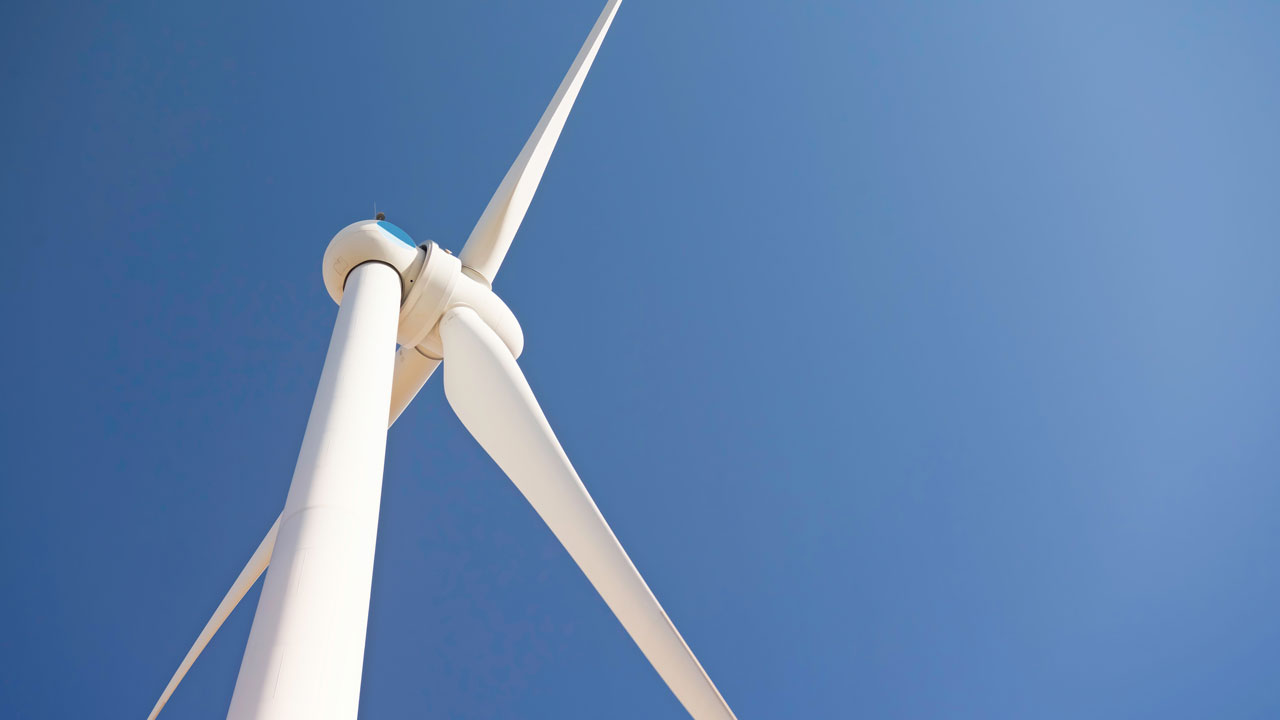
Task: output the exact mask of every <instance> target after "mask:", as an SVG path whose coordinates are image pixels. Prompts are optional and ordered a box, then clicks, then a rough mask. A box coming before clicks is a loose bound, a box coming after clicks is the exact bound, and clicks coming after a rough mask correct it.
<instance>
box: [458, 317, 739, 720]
mask: <svg viewBox="0 0 1280 720" xmlns="http://www.w3.org/2000/svg"><path fill="white" fill-rule="evenodd" d="M440 336H441V339H442V340H443V343H444V350H445V360H444V366H445V367H444V392H445V397H446V398H448V400H449V404H450V405H451V406H453V410H454V412H456V413H457V414H458V418H459V419H460V420H462V424H463V425H465V426H466V428H467V430H468V431H470V432H471V434H472V436H474V437H475V439H476V440H477V441H479V443H480V446H481V447H483V448H484V449H485V451H486V452H488V453H489V455H490V457H492V458H493V459H494V461H495V462H496V463H497V464H498V467H500V468H502V470H503V472H505V473H506V474H507V476H508V477H510V478H511V481H512V482H513V483H515V485H516V487H517V488H518V489H519V490H520V492H521V493H523V494H524V496H525V498H526V499H527V500H528V501H529V504H531V505H533V509H534V510H536V511H537V513H538V515H540V516H542V519H543V521H545V522H546V523H547V526H548V527H549V528H550V529H551V532H553V533H554V534H555V536H556V538H558V539H559V540H560V543H561V544H562V545H564V547H565V549H566V550H568V551H569V555H570V556H572V557H573V560H574V562H576V563H577V564H578V567H580V568H582V572H583V573H584V574H586V576H587V579H588V580H590V581H591V584H592V585H594V586H595V588H596V591H597V592H599V593H600V596H601V597H603V598H604V601H605V603H607V604H608V605H609V608H610V609H611V610H612V611H613V614H614V615H616V616H617V617H618V620H619V621H621V622H622V626H623V627H624V628H626V630H627V632H628V633H629V634H630V635H631V638H632V639H633V640H635V642H636V644H637V645H639V646H640V650H641V651H642V652H643V653H644V655H645V657H647V658H648V659H649V662H650V663H651V664H652V665H653V667H654V669H656V670H657V671H658V674H659V675H661V676H662V679H663V680H664V681H666V683H667V686H668V687H670V688H671V691H672V692H673V693H675V695H676V698H678V699H679V700H680V702H681V703H682V704H683V705H684V707H685V709H686V710H688V711H689V714H690V715H692V716H693V717H694V718H696V719H697V720H711V719H712V718H716V719H718V720H724V719H726V718H730V719H731V718H733V717H734V715H733V711H731V710H730V709H729V706H728V704H726V703H725V701H724V698H723V697H721V695H720V692H719V691H718V690H716V686H715V685H714V684H713V683H712V682H711V678H709V677H707V673H706V671H704V670H703V669H702V665H701V664H699V663H698V659H697V658H695V657H694V655H693V652H692V651H691V650H690V649H689V646H688V645H687V644H685V641H684V639H683V638H682V637H680V633H679V632H678V631H677V630H676V628H675V625H673V624H672V623H671V619H670V618H668V617H667V614H666V612H665V611H663V609H662V606H661V605H659V604H658V600H657V599H656V598H655V597H654V596H653V593H652V592H651V591H650V590H649V586H648V585H646V584H645V582H644V578H642V577H640V573H639V572H638V571H637V570H636V567H635V565H633V564H632V563H631V559H630V558H629V557H627V553H626V551H625V550H623V549H622V545H620V544H619V543H618V539H617V538H616V537H615V536H614V534H613V531H612V530H610V529H609V524H608V523H606V522H605V520H604V517H603V516H602V515H601V514H600V510H599V509H598V508H597V507H596V504H595V502H594V501H593V500H592V499H591V496H590V495H589V494H588V493H587V490H586V488H585V487H583V485H582V481H581V480H580V479H579V478H578V473H577V472H575V471H574V469H573V465H572V464H570V463H569V458H568V456H566V455H565V453H564V449H563V448H561V447H560V443H559V441H557V440H556V436H555V433H553V432H552V431H551V426H550V425H549V424H548V423H547V418H546V417H545V416H544V415H543V414H542V409H541V408H540V407H539V406H538V401H537V400H536V399H535V398H534V396H533V391H532V390H530V389H529V384H528V382H526V381H525V378H524V374H523V373H521V372H520V366H519V365H517V364H516V360H515V358H514V357H512V356H511V353H510V351H508V350H507V348H506V346H505V345H503V343H502V340H501V339H499V338H498V336H497V334H495V333H494V332H493V330H491V329H490V328H489V326H488V325H486V324H485V323H484V321H483V320H481V319H480V316H479V315H477V314H476V313H475V311H473V310H471V309H470V308H467V307H457V308H454V309H452V310H450V311H449V312H447V313H446V314H445V316H444V319H442V320H441V321H440Z"/></svg>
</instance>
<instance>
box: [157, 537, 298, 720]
mask: <svg viewBox="0 0 1280 720" xmlns="http://www.w3.org/2000/svg"><path fill="white" fill-rule="evenodd" d="M279 530H280V518H278V517H277V518H276V521H275V522H274V523H272V524H271V529H270V530H268V531H267V536H266V537H264V538H262V542H260V543H258V549H257V550H254V551H253V557H250V558H249V563H248V564H247V565H245V566H244V569H243V570H241V571H240V575H239V577H237V578H236V581H235V582H234V583H232V585H231V589H230V590H228V591H227V594H226V596H225V597H223V598H222V602H220V603H218V609H217V610H214V611H213V617H211V618H209V622H208V623H205V626H204V630H201V631H200V636H199V637H197V638H196V642H195V644H194V645H192V646H191V649H190V650H188V651H187V656H186V657H184V658H182V663H181V664H180V665H178V670H177V672H175V673H174V674H173V677H172V678H170V679H169V684H168V685H166V686H165V689H164V692H163V693H160V699H159V700H158V701H156V706H155V707H154V708H152V709H151V714H150V715H148V716H147V720H155V717H156V716H157V715H159V714H160V709H161V708H163V707H164V704H165V703H167V702H169V697H170V696H172V695H173V691H174V690H175V689H176V688H177V687H178V683H180V682H182V678H183V677H185V676H186V674H187V671H188V670H190V669H191V664H192V663H194V662H195V661H196V658H197V657H199V656H200V653H201V651H203V650H204V647H205V646H206V645H208V644H209V640H211V639H212V638H213V634H214V633H216V632H218V628H220V627H222V623H223V621H225V620H226V619H227V616H228V615H230V614H231V611H232V610H235V609H236V605H238V604H240V600H241V598H243V597H244V595H245V593H247V592H249V588H251V587H253V584H254V583H255V582H257V580H258V577H259V576H261V575H262V573H263V571H265V570H266V569H267V565H268V564H270V562H271V551H272V550H273V549H275V546H276V533H277V532H278V531H279Z"/></svg>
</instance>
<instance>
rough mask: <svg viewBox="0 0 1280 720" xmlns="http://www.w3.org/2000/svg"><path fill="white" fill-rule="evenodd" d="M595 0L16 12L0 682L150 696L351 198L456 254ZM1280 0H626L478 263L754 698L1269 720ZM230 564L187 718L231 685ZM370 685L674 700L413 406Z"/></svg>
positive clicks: (23, 698) (421, 404)
mask: <svg viewBox="0 0 1280 720" xmlns="http://www.w3.org/2000/svg"><path fill="white" fill-rule="evenodd" d="M602 5H603V0H557V1H556V2H545V3H544V2H538V3H533V2H522V3H521V2H502V3H495V2H451V3H434V2H433V3H409V2H404V3H386V4H383V3H369V4H362V5H361V6H360V7H359V8H358V9H353V8H343V7H339V6H337V5H336V4H334V3H328V2H322V3H297V4H292V5H290V6H288V7H282V6H280V5H275V4H271V5H263V4H261V3H248V2H227V3H217V4H207V5H206V6H205V7H202V8H199V9H193V8H192V7H189V6H188V4H185V3H162V2H153V3H111V4H110V5H109V6H108V5H107V4H105V3H100V4H96V5H90V4H86V3H51V2H50V3H45V2H41V3H10V4H9V5H8V6H6V8H5V9H4V10H3V11H0V35H2V38H3V50H2V51H0V52H3V57H4V62H3V68H4V69H3V72H2V73H0V83H2V85H0V89H2V90H3V96H4V97H5V98H6V109H5V112H3V113H2V114H0V124H2V127H3V133H2V134H0V137H2V138H3V139H0V143H2V146H3V158H4V160H3V167H4V171H3V174H0V181H2V182H3V185H2V186H0V209H3V217H4V218H5V222H6V224H7V227H8V239H7V241H6V247H7V248H8V254H7V259H8V264H7V268H6V272H5V273H4V282H3V283H0V302H2V303H3V307H4V308H5V309H6V312H5V315H4V316H5V324H6V332H5V337H6V342H5V343H4V346H3V353H2V355H0V362H2V363H3V365H2V366H0V370H2V371H3V377H4V378H5V380H6V392H5V398H4V402H3V403H2V404H0V425H2V426H3V428H4V432H3V440H2V441H0V442H2V443H3V445H2V447H0V449H2V450H3V457H4V462H3V466H4V469H3V475H2V477H3V479H2V480H0V572H2V573H3V577H4V578H5V581H4V591H3V592H0V618H3V620H2V621H0V622H2V623H3V628H0V716H2V717H5V718H77V719H78V718H90V717H94V718H98V717H102V718H138V717H142V716H144V715H145V713H146V712H147V710H148V709H149V708H150V707H151V704H152V702H153V701H154V700H155V698H156V696H157V695H158V693H159V692H160V690H161V689H162V688H163V686H164V683H165V682H166V680H167V679H168V677H169V674H170V673H171V672H172V670H173V668H174V667H175V666H176V664H177V662H178V661H179V659H180V658H181V657H182V655H183V653H185V652H186V650H187V648H188V646H189V644H190V643H191V641H192V640H193V639H194V637H195V635H196V633H197V632H198V631H199V629H200V628H201V626H202V625H203V624H204V622H205V620H206V619H207V617H208V615H209V613H210V612H211V611H212V609H213V607H214V606H215V605H216V604H217V602H218V601H219V599H220V598H221V596H222V594H223V592H224V591H225V590H226V588H227V586H228V585H229V583H230V582H231V580H232V579H233V578H234V576H235V575H236V573H237V572H238V571H239V569H240V567H241V566H242V564H243V563H244V561H245V560H246V559H247V557H248V555H249V554H250V553H251V551H252V550H253V548H254V547H255V546H256V544H257V543H258V541H259V539H260V537H261V535H262V533H263V532H264V531H265V530H266V529H267V527H268V526H269V525H270V523H271V520H272V518H274V517H275V515H276V513H277V512H278V511H279V509H280V507H281V505H282V503H283V500H284V497H285V491H286V487H287V483H288V481H289V477H290V473H291V471H292V467H293V464H294V461H295V458H296V453H297V450H298V445H299V442H300V440H301V437H302V432H303V428H304V425H305V422H306V417H307V412H308V409H309V407H310V403H311V398H312V393H313V391H314V389H315V385H316V381H317V379H318V376H319V372H320V365H321V362H322V359H323V356H324V350H325V347H326V344H327V342H328V338H329V333H330V330H331V328H332V322H333V319H334V316H335V314H336V308H335V306H334V305H333V303H332V302H331V301H330V300H329V298H328V296H327V295H326V293H325V291H324V288H323V286H322V283H321V276H320V270H319V265H320V257H321V254H322V252H323V250H324V247H325V244H326V243H327V242H328V240H329V238H331V237H332V235H333V234H334V233H335V232H336V231H337V230H338V229H339V228H341V227H343V226H344V225H346V224H347V223H349V222H352V221H353V220H356V219H360V218H363V217H368V216H369V215H370V214H371V213H372V211H373V206H374V203H375V202H376V203H377V206H378V208H379V209H380V210H384V211H386V212H387V214H388V216H389V218H390V219H391V220H392V221H394V222H396V223H397V224H399V225H401V226H402V227H404V228H405V229H406V230H408V231H409V232H410V233H412V234H413V235H414V236H415V237H417V238H420V239H427V238H432V239H435V240H436V241H437V242H439V243H440V244H441V245H443V246H444V247H448V248H452V249H454V250H455V251H456V250H457V249H458V248H459V247H460V246H461V244H462V240H463V239H464V238H465V237H466V234H467V232H468V231H469V230H470V228H471V225H472V224H473V223H474V221H475V220H476V218H477V217H478V216H479V213H480V211H481V210H482V209H483V207H484V204H485V202H486V201H487V200H488V198H489V196H490V194H491V193H492V192H493V190H494V188H495V187H496V186H497V183H498V181H499V179H500V178H501V176H502V174H503V173H504V172H505V171H506V168H507V167H508V166H509V164H510V162H511V161H512V160H513V159H514V157H515V155H516V153H517V151H518V150H519V148H520V146H521V144H522V143H523V142H524V140H525V138H526V137H527V136H528V134H529V131H530V130H531V129H532V128H533V126H534V124H535V123H536V121H537V118H538V116H539V114H540V113H541V112H542V109H543V107H544V106H545V104H546V102H547V101H548V100H549V99H550V97H551V95H552V93H553V91H554V90H555V87H556V85H557V83H558V82H559V80H560V78H561V76H562V75H563V73H564V71H565V70H566V68H567V67H568V65H569V63H570V61H571V60H572V58H573V56H574V53H575V52H576V51H577V48H578V46H579V44H580V43H581V41H582V40H583V38H584V37H585V35H586V33H587V31H588V29H589V28H590V26H591V24H592V22H593V21H594V19H595V16H596V14H597V13H598V11H599V9H600V7H601V6H602ZM1277 31H1280V8H1278V7H1277V6H1276V5H1275V4H1274V3H1262V2H1260V3H1224V2H1200V3H1186V2H1182V3H1165V2H1150V3H1115V2H1078V1H1076V0H1072V1H1071V2H1057V3H1014V2H1010V3H946V4H945V5H944V4H941V3H939V4H921V3H911V4H907V3H897V2H865V3H864V2H857V3H854V2H813V3H809V2H805V3H760V2H708V3H703V2H694V3H691V2H681V1H676V0H666V1H663V2H645V1H644V0H628V2H625V3H624V4H623V6H622V9H621V11H620V12H619V14H618V17H617V21H616V22H615V23H614V27H613V30H612V32H611V33H610V35H609V37H608V39H607V41H606V42H605V44H604V47H603V50H602V51H601V53H600V56H599V58H598V60H597V62H596V65H595V68H594V70H593V71H592V74H591V76H590V77H589V78H588V80H587V83H586V86H585V88H584V90H583V92H582V95H581V97H580V98H579V102H578V105H577V107H576V108H575V109H574V113H573V115H572V117H571V118H570V120H569V124H568V127H567V129H566V131H565V134H564V135H563V137H562V138H561V143H560V147H559V148H558V149H557V151H556V154H555V157H554V158H553V159H552V162H551V165H550V168H549V170H548V172H547V174H546V177H545V179H544V181H543V184H542V187H541V189H540V190H539V192H538V195H537V198H536V199H535V201H534V203H533V207H532V209H531V211H530V212H529V215H528V217H527V218H526V221H525V223H524V226H523V229H522V230H521V233H520V235H519V236H518V237H517V239H516V243H515V245H514V248H513V250H512V252H511V255H510V256H509V258H508V263H507V265H506V267H505V269H504V274H503V276H502V277H501V278H500V282H499V287H498V289H499V291H500V292H501V293H502V295H503V296H504V297H505V298H506V300H507V302H508V303H509V304H510V305H511V307H512V308H513V309H514V310H515V311H516V313H517V315H518V316H519V317H520V320H521V323H522V324H523V326H524V330H525V335H526V338H527V343H526V349H525V354H524V356H523V357H522V358H521V362H522V364H523V366H524V367H525V370H526V373H527V375H528V376H529V378H530V381H531V383H532V385H533V387H534V389H535V391H537V392H538V394H539V395H540V398H541V400H542V404H543V406H544V407H545V409H546V411H547V414H548V416H549V417H550V419H551V421H552V423H553V425H554V426H555V427H556V428H557V430H558V432H559V435H560V437H561V439H562V441H563V443H564V445H565V447H566V449H567V450H568V452H569V454H570V456H571V457H572V458H573V460H574V462H575V464H576V465H577V467H578V469H579V471H580V472H581V474H582V476H583V478H584V480H585V482H586V483H587V485H588V487H589V488H590V490H591V491H592V493H593V494H594V495H595V497H596V499H597V501H598V502H599V504H600V507H601V509H602V510H603V512H604V514H605V515H606V517H608V518H609V519H610V521H611V522H612V524H613V526H614V528H615V530H616V531H617V533H618V535H619V537H620V538H621V540H622V541H623V543H624V544H625V545H626V547H627V548H628V549H629V550H630V552H631V554H632V556H633V558H634V559H635V562H636V564H637V565H638V566H639V568H640V569H641V571H642V572H643V573H644V574H645V575H646V576H647V578H648V579H649V581H650V584H651V585H652V586H653V588H654V590H655V591H656V593H657V595H658V596H659V598H660V599H661V600H662V602H663V603H664V604H665V605H666V607H667V609H668V610H669V612H670V613H671V615H672V617H673V618H674V620H675V621H676V623H677V624H678V625H679V627H680V628H681V629H682V630H683V632H684V634H685V637H686V638H687V639H688V640H689V642H690V644H691V645H692V646H693V648H694V649H695V651H696V652H697V653H698V655H699V656H700V658H701V659H702V661H703V663H704V664H705V665H706V667H707V669H708V670H709V672H710V673H711V675H712V677H714V678H715V680H716V682H717V683H718V684H719V686H720V688H721V690H722V691H723V692H724V694H725V696H726V697H727V698H728V700H729V701H730V702H731V704H732V705H733V706H734V707H735V709H736V710H737V712H738V713H739V715H740V716H741V717H742V718H744V720H746V719H747V718H819V717H821V718H829V717H849V718H860V717H866V718H966V717H972V718H1082V717H1089V718H1135V717H1158V718H1204V717H1222V718H1262V717H1276V716H1277V715H1280V683H1278V682H1276V680H1277V678H1276V670H1277V667H1280V610H1278V609H1277V608H1280V562H1277V556H1278V555H1280V520H1277V510H1278V509H1280V482H1278V481H1280V442H1278V441H1280V371H1278V370H1277V368H1280V283H1278V282H1277V279H1278V278H1280V202H1277V200H1278V199H1280V133H1278V132H1277V128H1280V82H1277V77H1278V76H1280V43H1277V42H1276V37H1277ZM256 599H257V591H256V590H255V591H254V592H253V593H252V594H251V595H250V596H249V597H248V598H247V599H246V604H247V607H245V606H242V607H241V609H240V611H238V612H237V613H236V614H235V615H234V616H233V617H232V619H231V621H230V622H229V624H228V625H227V626H226V627H225V628H224V630H223V632H222V633H221V634H220V635H219V636H218V637H217V638H216V639H215V640H214V642H213V644H212V645H211V646H210V648H209V649H208V651H207V652H206V654H205V655H204V656H203V657H202V658H201V659H200V660H199V662H198V663H197V664H196V666H195V668H194V670H193V671H192V673H191V674H190V675H189V676H188V679H187V681H186V682H185V684H184V685H183V686H182V687H181V688H180V689H179V691H178V693H177V694H176V696H175V697H174V699H173V701H172V702H171V703H170V705H169V707H168V709H167V710H166V713H167V715H166V717H169V718H221V717H223V715H224V713H225V712H226V707H227V704H228V702H229V700H230V696H231V690H232V687H233V684H234V681H235V674H236V669H237V667H238V663H239V656H240V652H241V651H242V649H243V646H244V641H245V638H246V636H247V634H248V627H249V622H250V619H251V615H252V608H253V605H254V603H255V602H256ZM364 677H365V680H364V687H363V697H362V716H363V717H367V718H398V717H435V718H455V717H466V718H508V717H525V718H559V717H582V718H595V717H610V718H659V717H672V718H675V717H680V716H681V711H680V708H679V705H678V704H677V702H676V701H675V700H674V698H673V697H672V696H671V695H670V694H669V693H668V691H667V690H666V689H665V687H664V686H663V685H662V683H661V681H660V680H659V679H658V677H657V675H656V674H655V673H654V672H653V671H652V670H651V669H650V668H649V667H648V665H647V664H646V662H645V661H644V658H643V656H642V655H641V654H640V652H639V651H638V650H637V649H636V648H635V646H634V645H633V644H632V643H631V641H630V640H629V639H628V638H627V636H626V635H625V634H624V633H623V631H622V630H621V628H620V626H618V625H617V623H616V622H615V621H614V619H613V618H612V616H611V615H610V614H609V612H608V610H607V609H606V608H605V606H604V604H603V603H602V602H601V601H600V600H599V598H598V597H597V596H596V594H595V593H594V591H593V590H592V589H591V588H590V586H589V585H588V584H587V582H586V581H585V579H584V578H583V577H582V576H581V574H580V573H579V572H578V570H577V569H576V567H575V566H574V565H573V564H572V562H571V561H570V560H569V558H568V557H567V555H565V553H564V552H563V551H562V550H561V549H560V548H559V546H558V545H557V544H556V542H555V540H554V539H553V537H552V536H551V534H550V533H549V532H548V531H547V530H546V529H545V527H544V526H543V525H542V524H541V522H540V520H538V518H537V517H536V516H535V515H534V513H533V512H532V511H531V510H530V509H529V508H528V507H527V505H526V503H525V501H524V500H523V498H522V497H521V496H520V495H519V494H518V493H517V492H516V491H515V489H514V488H513V487H512V486H511V485H510V483H509V482H508V481H506V480H505V478H504V477H503V476H502V475H501V474H500V472H499V471H498V469H497V468H496V467H495V466H494V465H493V464H492V463H491V462H490V461H489V459H488V458H487V457H486V456H485V455H484V454H483V452H482V451H481V450H480V449H479V447H478V446H477V445H476V444H475V443H474V442H473V441H472V440H471V439H470V438H469V437H468V436H467V435H466V433H465V431H464V430H463V428H462V427H461V425H460V424H459V423H458V421H457V420H456V419H455V418H454V417H453V416H452V414H451V413H450V412H449V411H448V408H447V406H446V405H445V403H444V402H443V397H442V394H441V391H440V386H439V383H438V378H437V379H436V381H433V383H432V385H431V386H430V387H429V388H428V389H427V390H425V391H424V392H423V394H422V395H421V396H420V397H419V399H418V400H417V402H416V403H415V404H414V406H412V407H411V408H410V409H409V411H408V412H407V414H406V415H405V417H404V418H403V419H402V420H401V421H400V423H399V424H397V425H396V427H395V428H394V429H393V430H392V432H391V435H390V440H389V447H388V452H387V469H386V481H385V490H384V495H383V514H382V525H381V531H380V535H379V542H378V556H377V567H376V571H375V577H374V595H373V604H372V618H371V621H370V631H369V643H368V649H367V652H366V658H365V676H364Z"/></svg>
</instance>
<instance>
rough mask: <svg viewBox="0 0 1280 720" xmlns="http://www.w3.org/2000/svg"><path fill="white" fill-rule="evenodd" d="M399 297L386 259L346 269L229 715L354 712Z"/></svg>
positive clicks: (333, 718) (326, 716) (324, 719)
mask: <svg viewBox="0 0 1280 720" xmlns="http://www.w3.org/2000/svg"><path fill="white" fill-rule="evenodd" d="M400 297H401V290H400V277H399V274H398V273H397V272H396V270H395V269H393V268H391V267H388V266H387V265H383V264H381V263H376V262H370V263H365V264H363V265H359V266H358V267H356V268H355V269H354V270H352V271H351V274H350V276H349V277H348V278H347V280H346V287H345V289H344V291H343V295H342V305H341V307H340V308H339V310H338V319H337V322H336V324H335V327H334V330H333V339H332V340H331V341H330V343H329V351H328V354H327V355H326V356H325V361H324V370H323V371H322V372H321V374H320V385H319V388H318V389H317V391H316V399H315V402H314V404H313V405H312V407H311V417H310V419H309V420H308V421H307V430H306V434H305V435H304V437H303V440H302V449H301V451H300V452H299V454H298V464H297V466H296V468H295V469H294V474H293V482H292V483H291V485H290V486H289V496H288V498H287V499H286V500H285V507H284V512H283V513H282V515H281V519H280V530H279V536H278V538H277V540H276V546H275V551H274V553H273V562H272V563H271V567H270V569H269V570H268V571H267V577H266V581H265V583H264V585H263V589H262V597H261V599H260V600H259V601H258V609H257V613H256V614H255V615H254V618H253V628H252V630H250V632H249V642H248V645H247V647H246V648H245V654H244V659H243V661H242V662H241V665H240V674H239V677H238V678H237V679H236V688H235V693H234V695H233V696H232V699H231V709H230V711H229V712H228V714H227V717H228V718H233V719H234V720H248V719H250V718H254V719H257V720H304V719H305V720H338V719H341V720H353V719H354V718H355V717H356V713H357V710H358V705H359V698H360V672H361V668H362V665H363V662H364V641H365V630H366V626H367V623H368V615H369V589H370V583H371V582H372V577H373V557H374V544H375V542H376V539H377V530H378V502H379V499H380V497H381V493H382V467H383V460H384V458H385V454H386V441H387V432H386V428H387V417H388V411H389V405H390V397H391V374H392V365H393V362H394V355H395V338H396V322H397V313H398V310H399V306H400Z"/></svg>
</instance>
